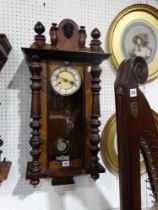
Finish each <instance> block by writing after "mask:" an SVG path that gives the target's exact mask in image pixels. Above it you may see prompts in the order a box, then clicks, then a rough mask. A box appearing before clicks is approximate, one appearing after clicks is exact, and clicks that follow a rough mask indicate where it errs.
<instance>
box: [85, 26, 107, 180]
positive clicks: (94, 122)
mask: <svg viewBox="0 0 158 210" xmlns="http://www.w3.org/2000/svg"><path fill="white" fill-rule="evenodd" d="M91 36H92V38H93V39H92V41H91V44H90V45H91V52H103V50H102V48H101V47H100V45H101V42H100V41H99V38H100V32H99V30H98V29H97V28H95V29H94V30H93V31H92V33H91ZM101 62H102V61H101V60H93V61H92V63H91V76H92V79H91V94H92V111H91V120H90V127H91V137H90V151H91V162H90V167H89V169H88V170H87V172H88V173H90V174H91V177H92V178H93V179H94V180H96V179H98V178H99V173H104V172H105V169H104V167H103V166H102V165H101V164H100V163H99V158H98V152H99V151H100V148H99V146H98V144H99V143H100V135H99V132H100V130H99V127H100V125H101V122H100V120H99V118H100V116H101V115H100V90H101V86H100V82H101V80H100V75H101V72H102V70H101V68H100V66H99V65H100V63H101Z"/></svg>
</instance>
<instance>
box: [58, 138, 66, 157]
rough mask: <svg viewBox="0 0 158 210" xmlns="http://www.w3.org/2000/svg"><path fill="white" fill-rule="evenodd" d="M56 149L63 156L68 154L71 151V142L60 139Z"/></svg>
mask: <svg viewBox="0 0 158 210" xmlns="http://www.w3.org/2000/svg"><path fill="white" fill-rule="evenodd" d="M55 148H56V150H57V151H58V152H59V153H61V154H62V153H64V152H67V150H68V149H69V141H68V140H65V139H64V138H58V139H57V142H56V144H55Z"/></svg>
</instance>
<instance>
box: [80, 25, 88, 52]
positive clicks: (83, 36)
mask: <svg viewBox="0 0 158 210" xmlns="http://www.w3.org/2000/svg"><path fill="white" fill-rule="evenodd" d="M79 34H80V37H79V46H80V48H85V42H86V38H87V34H86V30H85V26H80V30H79Z"/></svg>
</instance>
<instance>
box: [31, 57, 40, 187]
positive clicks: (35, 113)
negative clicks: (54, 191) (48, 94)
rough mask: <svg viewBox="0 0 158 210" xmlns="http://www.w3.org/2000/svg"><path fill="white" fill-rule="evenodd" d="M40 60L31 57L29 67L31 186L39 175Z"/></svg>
mask: <svg viewBox="0 0 158 210" xmlns="http://www.w3.org/2000/svg"><path fill="white" fill-rule="evenodd" d="M39 62H40V58H39V57H38V56H33V57H32V62H31V65H30V71H31V74H32V77H31V80H32V85H31V89H32V105H31V118H32V122H31V123H30V127H31V128H32V132H31V134H32V137H31V139H30V145H31V147H32V150H31V151H30V154H31V156H32V163H31V173H32V175H31V184H32V185H37V184H38V183H39V182H40V181H39V173H40V162H39V157H40V154H41V149H40V146H41V138H40V128H41V108H40V89H41V76H40V75H41V70H42V67H41V64H40V63H39Z"/></svg>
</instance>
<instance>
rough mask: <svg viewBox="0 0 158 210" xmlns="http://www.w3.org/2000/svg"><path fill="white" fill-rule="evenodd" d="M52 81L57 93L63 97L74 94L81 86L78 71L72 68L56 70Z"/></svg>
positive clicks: (62, 67)
mask: <svg viewBox="0 0 158 210" xmlns="http://www.w3.org/2000/svg"><path fill="white" fill-rule="evenodd" d="M50 81H51V85H52V87H53V89H54V90H55V92H57V93H58V94H59V95H63V96H69V95H72V94H74V93H75V92H76V91H77V90H78V89H79V88H80V86H81V76H80V74H79V72H78V70H76V69H74V68H72V67H70V66H61V67H59V68H57V69H56V70H54V72H53V73H52V75H51V78H50Z"/></svg>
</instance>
